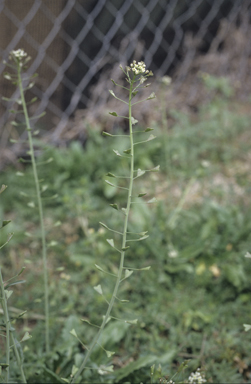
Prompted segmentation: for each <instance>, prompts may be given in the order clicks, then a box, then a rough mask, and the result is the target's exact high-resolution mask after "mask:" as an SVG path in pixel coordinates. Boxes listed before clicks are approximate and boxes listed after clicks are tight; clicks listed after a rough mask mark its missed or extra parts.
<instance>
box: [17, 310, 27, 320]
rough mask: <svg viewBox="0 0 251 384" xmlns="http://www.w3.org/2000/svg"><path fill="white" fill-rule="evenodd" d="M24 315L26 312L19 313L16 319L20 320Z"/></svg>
mask: <svg viewBox="0 0 251 384" xmlns="http://www.w3.org/2000/svg"><path fill="white" fill-rule="evenodd" d="M26 313H27V311H23V312H22V313H19V315H18V316H17V319H20V318H21V317H23V316H24V315H25V314H26Z"/></svg>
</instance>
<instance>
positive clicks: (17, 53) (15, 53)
mask: <svg viewBox="0 0 251 384" xmlns="http://www.w3.org/2000/svg"><path fill="white" fill-rule="evenodd" d="M10 54H11V56H13V57H15V58H16V59H23V58H24V57H26V56H27V53H26V52H24V50H23V49H17V50H16V51H14V50H13V51H11V52H10Z"/></svg>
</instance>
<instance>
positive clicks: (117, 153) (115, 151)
mask: <svg viewBox="0 0 251 384" xmlns="http://www.w3.org/2000/svg"><path fill="white" fill-rule="evenodd" d="M113 152H114V153H115V155H117V156H120V157H122V155H121V154H120V153H119V151H117V150H116V149H113Z"/></svg>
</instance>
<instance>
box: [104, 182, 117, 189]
mask: <svg viewBox="0 0 251 384" xmlns="http://www.w3.org/2000/svg"><path fill="white" fill-rule="evenodd" d="M105 182H106V184H108V185H110V186H111V187H115V188H117V185H115V184H112V183H110V181H108V180H105Z"/></svg>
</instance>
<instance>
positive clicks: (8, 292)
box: [4, 290, 13, 300]
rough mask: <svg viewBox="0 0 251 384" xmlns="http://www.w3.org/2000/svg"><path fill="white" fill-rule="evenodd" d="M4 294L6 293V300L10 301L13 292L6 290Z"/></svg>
mask: <svg viewBox="0 0 251 384" xmlns="http://www.w3.org/2000/svg"><path fill="white" fill-rule="evenodd" d="M4 292H5V296H6V300H8V299H9V298H10V297H11V295H12V293H13V291H8V290H4Z"/></svg>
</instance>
